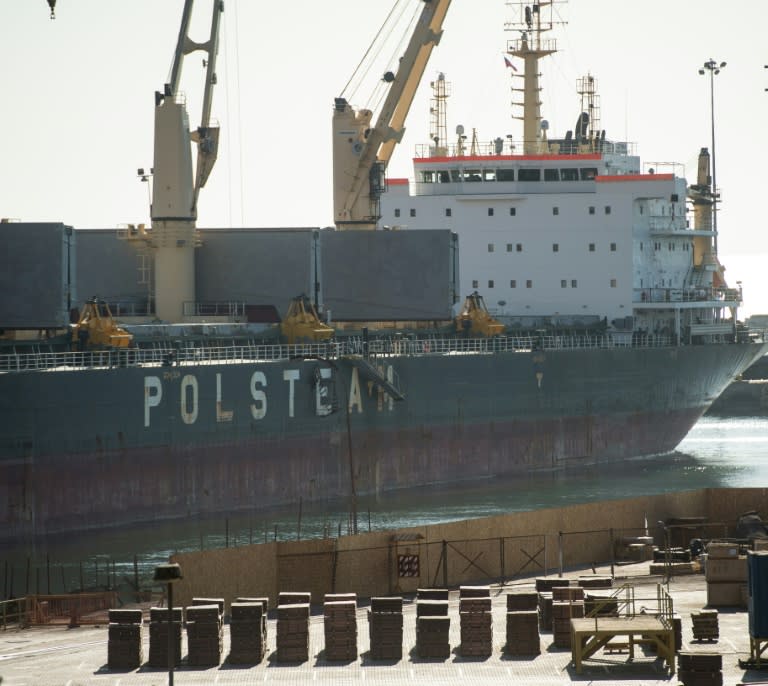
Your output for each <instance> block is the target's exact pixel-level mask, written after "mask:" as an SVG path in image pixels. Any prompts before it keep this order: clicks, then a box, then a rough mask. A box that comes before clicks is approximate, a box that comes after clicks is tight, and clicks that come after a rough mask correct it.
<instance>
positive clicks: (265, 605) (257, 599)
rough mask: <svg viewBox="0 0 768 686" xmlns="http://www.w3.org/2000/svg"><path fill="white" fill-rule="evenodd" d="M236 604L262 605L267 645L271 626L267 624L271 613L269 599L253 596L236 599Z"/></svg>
mask: <svg viewBox="0 0 768 686" xmlns="http://www.w3.org/2000/svg"><path fill="white" fill-rule="evenodd" d="M235 602H236V603H260V604H261V606H262V608H263V611H262V616H263V617H264V642H265V643H266V642H267V640H268V639H269V624H268V623H267V613H268V611H269V598H267V597H251V596H239V597H237V598H235Z"/></svg>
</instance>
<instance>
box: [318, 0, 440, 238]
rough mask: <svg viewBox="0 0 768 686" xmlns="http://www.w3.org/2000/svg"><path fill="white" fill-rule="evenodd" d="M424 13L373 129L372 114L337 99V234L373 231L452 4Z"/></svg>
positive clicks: (434, 2) (432, 1)
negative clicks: (415, 100)
mask: <svg viewBox="0 0 768 686" xmlns="http://www.w3.org/2000/svg"><path fill="white" fill-rule="evenodd" d="M422 2H424V7H423V9H422V11H421V15H420V16H419V19H418V21H417V22H416V26H415V28H414V31H413V34H412V35H411V38H410V41H409V43H408V46H407V48H406V50H405V53H404V54H403V56H402V58H401V59H400V63H399V66H398V69H397V73H396V74H392V73H391V72H387V73H386V74H385V75H384V81H386V82H388V83H390V84H391V86H390V89H389V92H388V94H387V97H386V99H385V101H384V104H383V106H382V108H381V112H380V113H379V116H378V118H377V120H376V124H375V125H374V126H373V127H372V128H371V126H370V124H371V121H372V119H373V113H372V112H371V111H370V110H359V111H355V110H354V109H353V108H352V107H351V106H350V104H349V103H348V102H347V101H346V100H345V99H344V98H336V101H335V107H334V114H333V167H334V169H333V184H334V219H335V222H336V226H337V228H338V229H340V230H342V229H375V228H376V223H377V222H378V220H379V216H380V213H379V198H380V197H381V193H382V192H383V191H384V187H385V180H384V173H385V171H386V166H387V163H388V162H389V160H390V158H391V157H392V153H393V151H394V148H395V145H397V143H399V142H400V141H401V140H402V138H403V134H404V133H405V119H406V117H407V116H408V111H409V110H410V108H411V104H412V103H413V98H414V96H415V94H416V90H417V88H418V86H419V83H420V82H421V79H422V76H423V75H424V70H425V69H426V66H427V62H428V61H429V58H430V56H431V54H432V50H433V49H434V47H435V46H436V45H437V44H438V43H439V42H440V38H441V36H442V26H443V22H444V20H445V15H446V13H447V12H448V8H449V6H450V4H451V0H422Z"/></svg>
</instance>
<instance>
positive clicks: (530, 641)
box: [505, 610, 541, 655]
mask: <svg viewBox="0 0 768 686" xmlns="http://www.w3.org/2000/svg"><path fill="white" fill-rule="evenodd" d="M505 649H506V651H507V653H509V654H510V655H539V654H541V642H540V640H539V613H538V612H537V611H536V610H513V611H512V612H507V643H506V646H505Z"/></svg>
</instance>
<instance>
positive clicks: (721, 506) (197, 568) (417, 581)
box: [173, 488, 768, 605]
mask: <svg viewBox="0 0 768 686" xmlns="http://www.w3.org/2000/svg"><path fill="white" fill-rule="evenodd" d="M766 504H768V489H765V488H755V489H704V490H698V491H684V492H677V493H666V494H661V495H655V496H642V497H637V498H629V499H623V500H613V501H606V502H598V503H586V504H582V505H572V506H569V507H563V508H548V509H543V510H533V511H528V512H514V513H510V514H507V515H498V516H495V517H486V518H482V519H470V520H462V521H457V522H449V523H443V524H435V525H430V526H424V527H416V528H409V529H399V530H394V531H386V532H373V533H365V534H359V535H357V536H343V537H340V538H338V539H317V540H307V541H289V542H282V543H267V544H257V545H249V546H244V547H238V548H224V549H219V550H211V551H201V552H196V553H185V554H179V555H176V556H174V557H173V561H174V562H178V563H179V564H180V565H181V567H182V571H183V575H184V579H183V580H182V581H181V582H179V583H178V584H176V587H175V589H174V598H175V600H177V602H178V603H179V604H183V605H187V604H190V603H191V600H192V598H193V597H223V598H224V599H225V600H226V602H227V604H229V603H231V602H232V601H233V600H234V599H235V598H237V597H238V596H268V597H269V598H270V602H271V604H272V605H274V604H275V603H276V600H277V594H278V593H279V592H280V591H305V592H306V591H309V592H311V593H312V600H313V602H315V603H319V602H322V599H323V595H324V594H325V593H331V592H356V593H357V594H358V595H359V596H360V597H370V596H374V595H389V594H401V593H409V592H412V591H415V590H416V589H417V588H419V587H424V586H441V585H444V584H447V585H449V586H456V585H460V584H471V583H478V582H487V581H490V580H498V579H502V578H503V579H508V580H509V579H515V578H522V577H526V576H527V577H530V576H543V575H547V574H549V575H552V574H557V573H558V570H559V566H560V564H561V563H562V564H563V566H564V567H578V566H587V567H588V566H590V565H591V564H592V563H605V562H608V561H610V560H611V559H612V558H611V556H612V550H613V543H614V542H615V541H618V540H620V539H621V538H623V537H636V536H644V535H649V536H653V537H654V539H655V541H656V542H657V543H659V544H660V543H662V542H663V539H664V532H663V529H662V528H661V527H660V526H659V525H658V522H660V521H666V520H668V519H670V518H681V517H706V518H707V520H708V521H710V522H718V523H725V524H727V525H728V527H729V530H728V529H724V528H723V527H717V528H713V532H715V533H713V534H712V535H713V536H723V535H733V527H734V526H735V524H736V520H737V517H738V515H739V514H741V513H743V512H746V511H748V510H757V511H758V512H760V511H763V512H765V511H766ZM646 527H647V528H646ZM561 551H562V553H561ZM561 557H562V559H561ZM401 566H402V568H401ZM403 572H405V573H406V574H413V576H404V575H402V574H403Z"/></svg>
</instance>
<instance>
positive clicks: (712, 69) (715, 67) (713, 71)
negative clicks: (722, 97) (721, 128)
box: [699, 57, 725, 255]
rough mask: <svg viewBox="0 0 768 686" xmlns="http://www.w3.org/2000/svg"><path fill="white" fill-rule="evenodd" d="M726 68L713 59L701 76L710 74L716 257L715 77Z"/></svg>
mask: <svg viewBox="0 0 768 686" xmlns="http://www.w3.org/2000/svg"><path fill="white" fill-rule="evenodd" d="M723 67H725V62H720V63H719V64H718V63H717V62H715V60H713V59H712V58H711V57H710V58H709V59H708V60H707V61H706V62H704V64H703V65H702V67H701V69H699V74H701V75H702V76H703V75H704V74H706V73H707V72H709V100H710V115H711V119H712V231H713V233H714V234H715V255H717V197H718V193H717V161H716V158H715V76H717V75H718V74H719V73H720V70H721V69H722V68H723Z"/></svg>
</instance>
